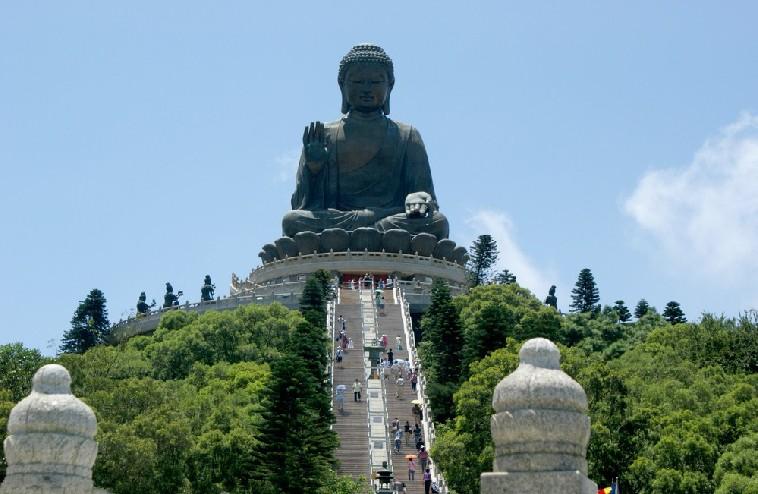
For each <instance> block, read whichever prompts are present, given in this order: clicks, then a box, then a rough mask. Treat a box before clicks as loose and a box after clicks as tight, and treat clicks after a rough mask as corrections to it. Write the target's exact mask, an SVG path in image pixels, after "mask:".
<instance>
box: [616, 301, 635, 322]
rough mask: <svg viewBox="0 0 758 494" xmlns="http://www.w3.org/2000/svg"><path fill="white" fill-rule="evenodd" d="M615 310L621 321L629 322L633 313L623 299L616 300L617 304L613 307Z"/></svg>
mask: <svg viewBox="0 0 758 494" xmlns="http://www.w3.org/2000/svg"><path fill="white" fill-rule="evenodd" d="M613 310H615V311H616V314H618V318H619V321H621V322H629V320H630V319H631V318H632V313H631V312H629V309H627V307H626V305H624V301H623V300H616V305H615V306H614V307H613Z"/></svg>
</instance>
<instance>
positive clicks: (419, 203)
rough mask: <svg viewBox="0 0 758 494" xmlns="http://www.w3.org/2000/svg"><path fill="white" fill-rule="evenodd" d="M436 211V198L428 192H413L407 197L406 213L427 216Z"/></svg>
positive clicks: (412, 215)
mask: <svg viewBox="0 0 758 494" xmlns="http://www.w3.org/2000/svg"><path fill="white" fill-rule="evenodd" d="M433 211H434V200H433V199H432V196H431V194H428V193H426V192H413V193H411V194H408V195H407V196H406V198H405V214H407V215H408V216H411V217H414V216H426V214H427V213H431V212H433Z"/></svg>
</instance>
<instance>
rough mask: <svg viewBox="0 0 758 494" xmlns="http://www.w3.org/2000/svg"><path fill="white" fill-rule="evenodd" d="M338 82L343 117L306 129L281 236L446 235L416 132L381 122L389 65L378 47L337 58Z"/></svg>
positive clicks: (390, 74) (389, 87)
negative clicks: (332, 232)
mask: <svg viewBox="0 0 758 494" xmlns="http://www.w3.org/2000/svg"><path fill="white" fill-rule="evenodd" d="M337 80H338V83H339V86H340V90H341V92H342V113H343V114H344V115H343V117H342V118H340V119H339V120H337V121H334V122H331V123H327V124H323V123H321V122H311V124H310V125H309V126H307V127H306V128H305V132H304V133H303V151H302V155H301V158H300V165H299V168H298V172H297V185H296V189H295V193H294V194H293V195H292V204H291V206H292V210H291V211H289V212H288V213H287V214H286V215H285V216H284V219H283V221H282V230H283V233H284V235H286V236H288V237H294V236H295V235H296V234H297V233H300V232H316V233H318V232H322V231H323V230H325V229H329V228H339V229H343V230H346V231H353V230H355V229H357V228H361V227H371V228H375V229H377V230H378V231H380V232H385V231H388V230H393V229H399V230H405V231H408V232H409V233H411V234H414V235H415V234H419V233H430V234H432V235H435V236H436V237H437V239H443V238H447V237H448V233H449V227H448V222H447V219H446V218H445V216H444V215H443V214H442V213H440V212H439V211H438V209H437V198H436V196H435V194H434V185H433V182H432V175H431V170H430V168H429V159H428V157H427V154H426V148H425V147H424V143H423V141H422V140H421V135H420V134H419V133H418V131H417V130H416V129H414V128H413V127H411V126H410V125H407V124H403V123H400V122H396V121H394V120H391V119H390V118H388V117H387V115H388V114H389V110H390V104H389V103H390V93H391V92H392V88H393V86H394V83H395V79H394V71H393V65H392V60H391V59H390V58H389V57H388V56H387V54H386V53H385V52H384V50H383V49H382V48H380V47H378V46H375V45H357V46H355V47H353V49H352V50H350V52H349V53H348V54H347V55H345V57H344V58H343V59H342V62H341V63H340V70H339V75H338V78H337Z"/></svg>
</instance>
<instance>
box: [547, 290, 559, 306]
mask: <svg viewBox="0 0 758 494" xmlns="http://www.w3.org/2000/svg"><path fill="white" fill-rule="evenodd" d="M545 305H549V306H550V307H552V308H553V309H555V310H558V297H556V296H555V285H553V286H551V287H550V292H549V293H548V295H547V297H545Z"/></svg>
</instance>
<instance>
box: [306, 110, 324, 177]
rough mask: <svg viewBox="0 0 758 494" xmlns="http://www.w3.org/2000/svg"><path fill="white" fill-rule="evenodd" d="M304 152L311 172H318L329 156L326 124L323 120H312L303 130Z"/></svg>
mask: <svg viewBox="0 0 758 494" xmlns="http://www.w3.org/2000/svg"><path fill="white" fill-rule="evenodd" d="M303 150H304V151H303V152H304V153H305V162H306V164H307V165H308V168H310V170H311V172H313V173H318V172H320V171H321V167H323V166H324V162H325V161H326V159H327V157H328V156H329V151H328V150H327V148H326V135H325V132H324V124H323V123H321V122H311V124H310V125H306V126H305V131H304V132H303Z"/></svg>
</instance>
